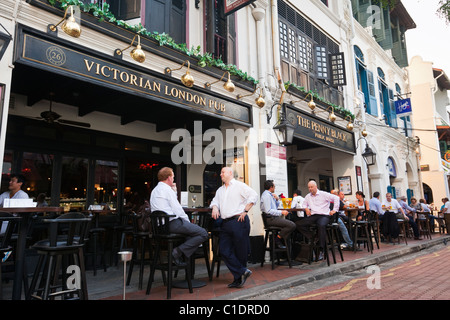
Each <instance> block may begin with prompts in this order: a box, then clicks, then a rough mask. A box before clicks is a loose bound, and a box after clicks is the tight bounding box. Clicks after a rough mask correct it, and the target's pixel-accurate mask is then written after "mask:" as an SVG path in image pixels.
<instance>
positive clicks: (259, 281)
mask: <svg viewBox="0 0 450 320" xmlns="http://www.w3.org/2000/svg"><path fill="white" fill-rule="evenodd" d="M439 237H443V235H439V234H436V235H434V237H433V239H436V238H439ZM424 242H425V240H409V241H408V245H407V246H406V245H405V244H404V243H401V244H395V245H393V244H387V243H381V244H380V249H376V247H375V249H374V255H375V254H382V253H383V252H390V251H394V250H399V249H401V248H405V247H408V246H409V247H412V246H414V245H420V244H423V243H424ZM444 254H445V256H444V258H445V259H433V256H431V257H430V258H421V259H420V260H419V261H417V262H416V263H419V266H420V268H419V267H416V268H415V269H414V268H412V269H411V270H409V269H408V271H407V272H406V271H404V270H406V268H404V267H402V268H403V270H400V269H399V270H396V271H395V272H393V273H394V274H393V275H392V276H391V275H389V274H390V272H389V271H383V272H382V274H383V276H382V277H383V278H382V279H383V280H382V281H383V282H382V283H383V285H384V286H386V287H383V289H386V290H378V291H379V292H377V291H373V290H372V291H370V292H368V290H367V288H366V280H365V279H366V278H367V277H366V278H363V279H362V280H358V281H355V283H351V284H347V285H348V286H350V288H346V287H345V285H346V284H344V288H342V285H337V286H332V287H330V288H327V289H324V290H322V291H318V292H317V293H320V292H322V293H321V294H320V295H319V296H317V297H310V298H308V299H327V298H329V299H336V295H335V294H333V295H330V294H328V296H327V295H326V294H325V292H326V291H334V290H340V291H342V294H343V297H342V298H339V299H352V300H354V299H356V297H355V294H356V295H358V296H361V297H362V298H361V299H364V298H368V299H372V298H370V297H371V296H374V299H383V298H385V297H387V296H386V293H387V292H388V291H391V288H392V290H394V289H395V295H394V296H395V297H399V298H400V299H402V297H403V298H405V295H406V294H408V293H411V291H413V290H412V288H408V289H406V287H407V286H406V285H405V283H407V282H408V279H414V281H415V283H417V282H416V281H418V280H417V279H422V280H421V281H423V283H429V282H428V281H427V280H423V279H424V278H422V277H425V276H427V277H428V279H431V278H433V277H435V275H434V273H435V271H436V272H437V270H444V268H447V270H449V267H450V250H444V252H443V253H441V255H444ZM330 256H331V255H330ZM370 256H371V254H370V253H369V252H367V250H365V249H364V248H363V250H361V251H357V252H356V253H354V252H348V251H344V261H345V262H349V261H354V260H358V259H364V258H365V257H370ZM336 259H337V263H338V265H339V264H340V263H342V262H341V261H340V257H338V256H337V257H336ZM441 260H446V261H444V262H443V261H441ZM437 261H440V262H439V263H437ZM197 264H199V263H197ZM332 266H333V264H332ZM249 268H250V269H251V270H252V272H253V274H252V276H251V277H250V278H249V279H248V280H247V282H246V284H245V287H244V288H243V289H237V288H233V289H230V288H228V287H227V285H228V284H229V283H231V282H232V280H233V277H232V275H231V274H230V273H229V272H228V270H227V268H226V266H225V265H224V264H222V266H221V272H222V273H221V274H220V276H219V277H218V278H217V277H216V275H214V278H213V280H212V281H209V279H208V278H207V277H206V276H205V275H204V276H203V277H202V276H200V277H198V278H197V277H196V279H198V280H201V281H204V282H205V283H206V285H205V286H204V287H200V288H194V293H192V294H191V293H189V291H188V290H187V289H179V288H173V289H172V300H187V299H188V300H209V299H222V298H223V299H230V298H233V294H235V295H237V296H239V295H240V294H241V291H242V290H246V289H251V288H252V289H254V290H256V291H258V288H259V287H262V286H270V284H271V283H275V282H276V281H280V280H283V279H291V278H292V277H296V276H301V275H307V274H308V273H310V272H312V271H314V270H315V271H320V270H323V271H326V270H328V269H327V268H328V267H327V265H326V262H325V261H322V262H315V263H312V264H311V265H308V264H306V263H304V264H302V265H300V266H293V267H292V268H289V267H288V266H287V265H286V266H277V265H276V267H275V269H274V270H272V268H271V264H270V263H266V264H265V265H264V267H261V266H260V264H255V265H250V266H249ZM437 268H439V269H437ZM419 270H421V271H419ZM414 272H418V275H417V276H416V275H415V273H414ZM136 273H137V271H136ZM157 273H160V272H158V271H157ZM147 277H148V272H145V280H144V282H145V283H144V288H143V290H134V291H133V292H127V296H126V298H127V300H165V299H166V287H165V286H164V285H163V284H162V283H161V282H159V283H154V285H153V286H152V290H151V293H150V295H146V294H145V289H146V281H147ZM389 277H390V278H391V281H392V283H391V281H389V283H388V278H389ZM448 281H450V279H446V280H445V282H444V281H443V282H444V283H445V284H446V285H447V287H446V288H447V289H445V290H448V289H450V284H449V282H448ZM396 282H398V283H399V285H398V287H399V288H398V289H397V286H396V285H395V283H396ZM433 283H434V282H433ZM388 286H389V287H388ZM435 286H436V288H442V290H441V289H439V290H437V291H439V292H441V291H445V290H444V288H445V285H444V286H442V285H441V286H438V283H436V285H435ZM400 290H403V291H404V293H401V292H400ZM393 292H394V291H393ZM448 292H449V293H446V297H448V298H450V290H448ZM424 294H425V292H424ZM429 295H431V296H433V297H435V296H436V295H437V296H439V293H436V292H433V293H427V296H429ZM389 296H392V295H391V294H389ZM297 298H298V299H300V297H297ZM102 299H105V300H119V299H122V295H111V296H107V297H103V298H102ZM244 299H245V298H244Z"/></svg>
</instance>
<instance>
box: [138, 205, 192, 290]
mask: <svg viewBox="0 0 450 320" xmlns="http://www.w3.org/2000/svg"><path fill="white" fill-rule="evenodd" d="M150 217H151V220H152V237H153V239H154V241H155V252H154V255H153V261H152V265H151V268H150V276H149V278H148V284H147V291H146V294H147V295H149V294H150V290H151V288H152V282H153V279H154V274H155V270H156V269H158V270H161V272H162V273H163V278H164V271H167V273H168V275H167V281H165V284H166V286H167V299H170V298H171V296H172V272H174V271H175V272H176V271H178V270H181V269H184V270H185V272H186V280H187V283H188V287H189V292H190V293H193V292H194V291H193V289H192V281H191V270H192V269H191V263H190V260H191V259H186V263H183V264H181V265H174V264H173V262H172V250H173V248H174V244H175V243H177V242H183V241H185V239H186V236H184V235H181V234H176V233H170V231H169V217H171V215H168V214H167V213H165V212H163V211H154V212H152V213H151V215H150ZM163 246H164V247H166V248H167V249H166V250H167V251H166V253H167V263H165V262H163V261H162V259H161V256H160V253H161V250H162V247H163Z"/></svg>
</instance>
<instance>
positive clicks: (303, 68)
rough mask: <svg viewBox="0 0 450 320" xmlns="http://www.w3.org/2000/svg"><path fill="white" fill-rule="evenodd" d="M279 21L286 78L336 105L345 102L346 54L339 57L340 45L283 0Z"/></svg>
mask: <svg viewBox="0 0 450 320" xmlns="http://www.w3.org/2000/svg"><path fill="white" fill-rule="evenodd" d="M278 18H279V20H278V21H279V30H278V33H279V38H280V58H281V72H282V75H283V78H284V79H286V80H287V81H290V82H292V83H295V84H297V85H299V86H301V87H304V88H305V90H313V91H314V90H318V91H321V92H322V93H323V94H325V95H327V96H329V97H331V98H332V99H334V101H332V102H333V103H336V104H340V103H342V88H341V86H343V85H345V66H344V64H343V61H344V56H343V53H341V54H340V55H337V54H339V45H338V44H336V43H335V42H334V41H333V40H332V39H331V38H329V37H328V36H327V35H326V34H325V33H324V32H322V31H321V30H320V29H318V28H317V27H316V26H314V25H313V24H312V23H311V22H310V21H308V20H307V19H306V18H305V17H303V16H302V15H301V14H300V13H298V12H296V11H295V10H294V9H293V8H291V7H290V6H289V5H287V4H286V3H285V2H284V1H282V0H279V1H278ZM332 59H334V61H333V63H334V64H333V67H334V69H333V70H331V69H330V68H331V67H332V61H331V60H332ZM337 63H340V64H337ZM332 75H333V78H332ZM329 83H331V84H332V85H333V86H334V87H335V88H331V86H330V85H329ZM333 90H337V92H334V91H333ZM332 91H333V92H332ZM319 94H320V93H319Z"/></svg>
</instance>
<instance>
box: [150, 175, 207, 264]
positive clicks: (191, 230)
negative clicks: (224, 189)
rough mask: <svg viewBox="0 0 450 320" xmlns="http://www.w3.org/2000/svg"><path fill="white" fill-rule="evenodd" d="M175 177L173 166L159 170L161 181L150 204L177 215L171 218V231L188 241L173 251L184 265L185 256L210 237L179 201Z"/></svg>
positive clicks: (153, 193) (152, 207)
mask: <svg viewBox="0 0 450 320" xmlns="http://www.w3.org/2000/svg"><path fill="white" fill-rule="evenodd" d="M174 177H175V175H174V173H173V170H172V169H171V168H168V167H164V168H162V169H161V170H159V171H158V181H159V183H158V184H157V185H156V187H155V188H154V189H153V191H152V194H151V196H150V205H151V210H152V212H153V211H163V212H165V213H167V214H168V215H175V217H170V218H169V231H170V232H172V233H178V234H182V235H186V236H187V238H186V241H185V242H183V243H182V244H181V245H179V246H178V247H176V248H174V249H173V251H172V257H173V261H174V263H175V264H176V265H182V264H183V263H184V262H183V259H182V258H183V256H184V257H185V258H189V257H190V256H191V255H192V254H193V253H194V252H195V251H196V250H197V248H198V247H199V246H200V245H201V244H202V243H203V242H205V241H206V239H208V233H207V232H206V230H205V229H203V228H202V227H200V226H198V225H196V224H193V223H191V222H190V221H189V217H188V216H187V214H186V213H185V212H184V209H183V207H182V206H181V204H180V203H179V202H178V199H177V195H176V193H175V191H174V189H173V188H174V187H175V185H174V183H173V179H174Z"/></svg>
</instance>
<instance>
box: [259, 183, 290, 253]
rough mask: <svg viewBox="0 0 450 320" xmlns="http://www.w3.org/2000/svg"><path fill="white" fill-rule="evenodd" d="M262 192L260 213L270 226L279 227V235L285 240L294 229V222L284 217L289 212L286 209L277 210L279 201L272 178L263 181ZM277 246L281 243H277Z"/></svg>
mask: <svg viewBox="0 0 450 320" xmlns="http://www.w3.org/2000/svg"><path fill="white" fill-rule="evenodd" d="M264 189H265V190H264V192H263V193H262V195H261V214H262V215H263V217H264V218H265V219H266V223H267V225H268V226H271V227H280V228H281V231H280V236H281V237H282V238H283V239H284V240H285V241H286V238H287V237H288V236H289V235H290V234H291V233H292V232H293V231H294V230H295V227H296V226H295V223H294V222H292V221H290V220H287V219H285V217H286V216H287V215H288V214H289V211H287V210H278V206H279V204H280V201H279V199H278V196H277V195H276V194H275V193H274V192H275V184H274V183H273V180H267V181H266V182H264ZM277 245H278V247H281V246H282V244H281V243H278V244H277Z"/></svg>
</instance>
